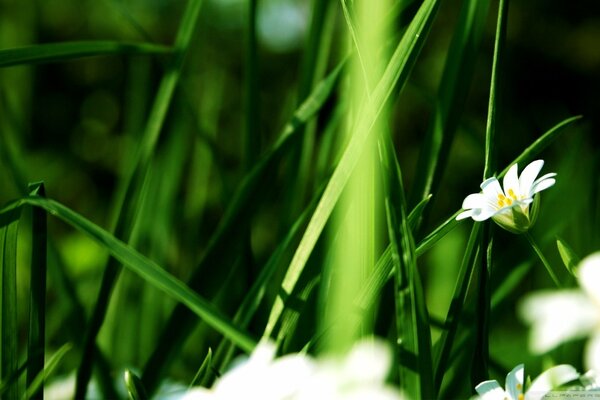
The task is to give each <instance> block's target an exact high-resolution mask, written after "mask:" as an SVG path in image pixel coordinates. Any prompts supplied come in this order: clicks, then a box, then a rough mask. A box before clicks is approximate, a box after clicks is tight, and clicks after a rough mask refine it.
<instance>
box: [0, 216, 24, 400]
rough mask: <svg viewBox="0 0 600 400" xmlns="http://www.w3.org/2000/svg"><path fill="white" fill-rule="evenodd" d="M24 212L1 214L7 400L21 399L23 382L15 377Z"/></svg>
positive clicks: (0, 324)
mask: <svg viewBox="0 0 600 400" xmlns="http://www.w3.org/2000/svg"><path fill="white" fill-rule="evenodd" d="M20 215H21V210H19V209H12V210H9V211H8V212H7V213H4V214H2V215H0V268H1V271H0V272H1V273H0V282H1V284H0V290H1V291H2V293H1V296H0V301H1V303H0V304H1V311H2V314H1V315H0V340H1V343H2V347H0V381H2V382H5V381H6V382H7V385H8V386H7V387H6V389H5V390H6V391H5V393H6V398H7V399H18V398H19V382H18V379H13V378H14V377H15V372H16V371H17V360H18V355H19V349H18V344H19V343H18V340H19V335H18V332H19V326H18V324H17V321H18V313H17V234H18V230H19V218H20Z"/></svg>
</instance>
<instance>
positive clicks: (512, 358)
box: [0, 0, 600, 399]
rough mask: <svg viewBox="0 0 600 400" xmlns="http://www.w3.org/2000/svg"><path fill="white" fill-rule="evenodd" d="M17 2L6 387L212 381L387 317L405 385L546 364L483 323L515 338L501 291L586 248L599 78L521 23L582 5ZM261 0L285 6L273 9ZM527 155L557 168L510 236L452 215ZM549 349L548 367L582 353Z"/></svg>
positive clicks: (10, 65)
mask: <svg viewBox="0 0 600 400" xmlns="http://www.w3.org/2000/svg"><path fill="white" fill-rule="evenodd" d="M5 3H6V2H5ZM17 3H19V2H12V3H11V2H9V3H7V4H4V5H3V6H2V7H6V10H7V12H3V13H0V31H2V35H0V188H1V189H2V190H1V191H0V201H1V202H2V204H4V206H2V208H1V209H0V268H1V271H0V272H1V273H0V308H1V311H2V313H1V315H0V338H1V347H0V382H1V385H0V394H1V395H2V397H3V398H4V397H6V398H11V399H12V398H42V397H43V392H44V389H48V388H50V387H52V385H53V384H54V382H53V380H54V379H55V378H57V379H58V378H59V377H65V376H75V377H76V378H75V379H76V389H75V392H74V393H71V395H73V396H75V398H85V397H86V396H88V397H89V396H91V395H98V396H100V397H105V398H116V397H118V396H119V391H118V389H117V388H119V387H122V386H123V384H124V385H125V388H126V390H127V392H128V394H129V396H130V398H132V399H145V398H152V396H154V395H156V394H157V393H162V392H161V390H163V389H164V387H165V386H168V385H171V384H172V383H173V382H176V383H177V384H178V385H179V386H180V387H191V386H195V385H202V386H210V385H211V384H212V383H213V382H214V380H215V379H217V378H218V377H219V376H220V375H221V374H222V373H223V372H224V371H226V370H228V368H230V366H231V365H232V360H233V359H234V357H235V356H236V355H239V354H240V353H250V352H251V351H252V350H253V349H254V347H255V346H256V344H257V343H258V341H259V340H272V341H274V342H275V344H276V346H277V348H278V352H279V354H285V353H288V352H297V351H300V350H302V351H306V352H310V353H314V354H319V353H328V352H334V353H335V352H340V351H344V350H346V349H347V348H348V347H349V345H351V344H352V343H353V342H355V341H356V340H357V339H359V338H360V337H363V336H370V335H376V336H380V337H383V338H385V340H387V341H388V343H389V344H390V347H392V348H393V349H394V350H395V352H394V357H395V360H394V363H393V364H394V368H393V371H392V373H390V375H389V377H388V380H389V382H390V383H391V384H392V385H394V386H396V387H399V388H401V389H402V390H403V391H404V392H405V393H406V394H407V396H409V397H410V398H413V399H419V398H468V397H469V396H471V395H472V394H473V386H474V385H475V384H476V383H478V382H479V381H481V380H484V379H489V378H496V377H503V376H504V375H505V374H506V372H507V371H509V370H511V369H512V368H513V367H514V365H516V364H518V363H521V362H530V363H531V367H530V366H529V365H528V367H527V368H529V369H531V370H532V371H535V370H536V369H538V370H539V369H540V368H541V367H542V363H541V362H540V361H537V359H535V358H533V355H532V354H530V353H529V352H527V351H524V350H523V349H522V348H521V347H522V346H521V347H519V346H514V347H515V349H512V350H510V349H509V350H506V348H505V347H503V346H502V345H501V342H502V340H504V339H505V338H508V339H506V340H508V341H510V342H511V343H512V342H513V341H514V343H521V342H522V343H524V342H525V341H526V339H527V336H528V332H527V331H526V330H525V329H523V327H522V326H521V325H520V324H519V323H518V322H517V318H516V317H515V315H514V309H515V305H516V304H517V303H518V302H519V301H520V299H521V298H522V297H523V296H525V295H526V294H527V293H528V292H530V291H534V290H536V289H538V288H542V287H569V286H572V285H574V284H575V280H574V279H573V275H574V269H575V267H576V266H577V264H578V263H579V260H580V257H579V255H581V256H583V255H585V254H589V253H591V252H592V251H594V250H598V248H599V247H600V233H599V232H600V230H599V229H598V227H599V226H600V206H599V205H600V201H599V200H598V199H599V196H598V193H600V182H599V181H598V178H597V176H596V175H597V174H596V172H597V170H598V165H600V164H599V159H598V157H599V155H598V152H597V151H596V147H597V143H598V142H597V138H596V137H595V136H594V135H593V134H592V132H593V130H592V127H593V126H594V124H595V123H596V122H597V121H595V120H594V118H596V117H595V116H593V115H592V114H593V113H594V112H595V111H597V110H596V109H595V108H593V107H591V106H590V107H589V108H588V107H587V106H586V105H585V104H594V99H595V98H596V97H597V93H596V91H593V90H592V91H590V92H589V93H587V92H586V93H587V97H585V96H584V95H582V96H579V95H577V96H576V95H575V94H573V95H563V94H562V93H566V92H575V91H576V90H575V88H576V87H580V88H586V87H590V88H593V87H595V86H594V84H597V83H598V76H597V65H596V64H597V63H595V61H594V60H595V59H594V57H592V56H591V55H590V54H589V53H590V52H591V49H587V48H586V45H585V44H586V43H591V42H590V40H591V36H590V35H591V34H590V33H589V32H588V31H586V30H585V29H582V30H581V31H576V32H575V31H573V32H572V31H571V29H570V28H569V29H567V27H568V24H566V25H565V27H562V26H561V25H560V24H555V25H553V26H552V27H548V26H546V25H544V24H545V21H546V22H547V21H557V20H558V21H563V18H564V21H575V20H578V19H577V18H582V19H585V17H586V15H578V16H570V17H569V16H563V15H561V13H560V12H558V11H557V10H558V9H561V10H562V8H560V6H556V10H555V9H554V6H553V7H548V8H544V9H538V8H536V7H540V6H538V5H536V3H535V2H533V3H531V4H530V3H529V2H525V3H523V2H521V3H523V4H521V3H517V2H512V3H511V10H510V13H509V12H508V0H501V1H499V2H490V1H487V0H465V1H462V2H458V1H449V2H441V1H439V0H424V1H422V2H421V1H412V0H411V1H399V2H392V1H390V2H387V3H386V2H383V1H381V2H376V3H369V2H367V1H365V0H354V1H346V0H341V1H340V4H337V2H336V1H334V0H322V1H321V0H312V1H309V0H306V1H302V0H294V1H291V0H290V1H285V2H284V1H281V2H278V1H270V0H264V1H256V0H251V1H247V2H235V1H233V2H222V1H211V2H202V1H200V0H190V1H187V2H135V1H132V2H115V1H109V2H86V3H85V4H78V5H75V4H74V3H73V2H68V1H59V2H58V3H57V4H56V5H54V4H53V5H52V6H49V5H46V4H45V3H40V4H36V6H35V9H34V8H33V7H34V6H33V5H31V4H29V3H27V2H24V3H23V4H20V3H19V4H17ZM284 3H285V5H284ZM513 3H514V4H513ZM294 5H296V6H298V8H296V9H294V8H293V7H294ZM275 6H281V7H284V6H285V7H288V6H289V7H292V8H291V9H290V10H291V11H290V10H288V11H289V12H290V13H291V14H285V15H288V16H289V15H295V17H294V18H298V20H297V21H295V22H290V21H287V22H286V26H285V27H284V28H281V27H279V28H277V23H278V21H279V22H280V21H281V20H282V18H276V19H275V20H269V15H271V14H269V12H274V11H273V10H272V9H269V7H275ZM496 6H497V7H496ZM3 10H4V8H3ZM294 10H296V11H294ZM298 10H300V11H298ZM277 12H281V11H277ZM277 12H275V14H277ZM294 13H295V14H294ZM275 14H274V15H275ZM588 14H590V15H592V14H593V13H591V12H589V13H588ZM277 15H279V14H277ZM531 15H536V21H531V22H528V23H527V24H524V23H523V21H525V20H527V21H529V19H530V18H529V17H530V16H531ZM513 16H514V19H513ZM537 16H539V18H538V17H537ZM279 17H281V15H279ZM509 17H510V18H509ZM569 18H571V19H569ZM295 23H297V24H299V25H298V26H300V29H298V33H297V35H298V36H297V37H296V38H295V39H294V38H293V37H292V36H293V35H292V34H293V33H294V27H296V25H294V24H295ZM524 25H527V28H525V27H524ZM529 28H531V32H530V31H528V30H525V29H529ZM272 29H275V30H276V32H275V33H273V31H272ZM277 29H279V30H278V31H277ZM561 29H562V30H561ZM540 32H544V34H543V35H542V34H540ZM550 32H553V35H555V36H552V35H550V34H549V33H550ZM586 32H587V33H586ZM530 33H531V34H530ZM546 33H548V35H549V38H548V39H547V41H544V40H543V38H542V37H543V36H546ZM288 35H292V36H289V37H292V39H289V38H288ZM552 37H553V39H552ZM286 38H288V39H286ZM557 38H560V40H558V39H557ZM564 38H568V39H569V40H568V41H567V42H569V43H577V46H579V47H577V49H573V48H571V47H568V46H567V47H560V46H561V43H562V41H564ZM283 39H286V40H290V42H289V43H292V44H289V46H291V47H288V48H285V47H280V46H281V45H275V44H273V43H275V42H274V41H276V40H283ZM294 40H295V41H294ZM538 41H540V42H543V43H542V44H540V43H538ZM544 43H545V44H544ZM278 46H279V47H278ZM554 49H556V50H554ZM550 68H555V69H558V70H559V71H558V72H557V71H555V70H550ZM546 69H549V72H548V74H550V75H549V76H552V77H553V78H552V79H548V80H547V81H544V80H543V77H544V76H545V75H544V73H545V72H544V71H546ZM556 76H562V77H569V78H568V79H567V78H564V79H566V82H565V83H564V85H565V86H568V87H569V90H568V91H567V90H560V89H561V85H563V83H561V80H560V79H558V78H555V77H556ZM540 77H541V78H540ZM580 77H581V78H580ZM538 79H542V80H541V81H539V80H538ZM576 79H581V80H576ZM529 81H531V82H532V85H537V86H535V87H534V88H529V87H528V84H529V83H530V82H529ZM524 82H527V84H524ZM525 87H527V89H524V88H525ZM532 87H533V86H532ZM558 93H561V95H560V96H558ZM486 105H487V108H486ZM596 108H597V107H596ZM567 110H568V111H567ZM572 113H575V114H585V115H586V116H588V115H589V117H588V118H586V119H584V118H583V117H582V115H575V116H573V114H572ZM575 122H577V124H575ZM548 127H550V128H549V129H548ZM540 133H541V134H540ZM576 133H577V134H576ZM535 158H543V159H544V160H545V161H546V163H545V165H546V167H545V168H547V169H548V171H547V172H550V171H552V172H557V173H558V175H557V177H556V185H555V186H554V187H553V188H552V189H550V190H548V192H544V202H543V204H537V203H538V202H539V199H540V197H539V195H538V197H536V212H538V211H539V216H538V217H537V222H536V225H535V226H534V227H532V230H531V231H528V232H527V233H526V234H525V238H523V237H522V236H516V235H512V234H510V233H508V232H505V231H503V230H500V229H495V227H494V226H492V224H491V223H489V222H484V223H474V224H472V225H471V223H470V222H460V221H457V220H456V216H457V215H458V214H459V212H460V206H461V203H462V201H463V199H464V198H465V196H466V195H467V194H469V193H473V192H476V191H478V190H479V189H478V184H479V183H480V180H481V178H482V177H483V178H484V179H485V178H489V177H491V176H497V177H498V179H500V180H501V179H502V178H503V177H504V175H505V174H506V173H507V171H508V168H509V167H510V166H511V165H512V164H514V163H518V164H519V166H520V169H522V168H523V166H524V165H525V164H526V163H528V162H531V161H533V160H534V159H535ZM509 160H513V161H512V162H510V163H507V162H506V161H509ZM498 171H499V172H498ZM42 181H43V182H44V183H34V184H30V185H29V186H28V184H29V183H30V182H42ZM546 193H547V194H546ZM457 210H458V211H457ZM534 237H535V240H534V239H533V238H534ZM557 237H560V239H556V238H557ZM563 238H564V239H563ZM525 239H527V240H525ZM554 242H556V246H557V248H558V252H557V251H556V250H554V251H551V246H550V244H553V243H554ZM448 246H451V248H452V252H451V253H452V256H450V255H443V254H442V255H441V254H440V253H443V252H444V249H446V248H448ZM573 249H577V252H575V251H574V250H573ZM434 253H435V254H434ZM459 257H460V258H459ZM459 260H460V261H459ZM561 262H562V264H564V265H565V267H566V269H567V271H564V270H561V269H557V268H556V266H558V265H560V263H561ZM540 263H541V265H543V266H544V267H545V270H544V269H543V268H538V266H541V265H540ZM455 264H456V265H455ZM436 271H444V274H442V276H443V278H439V279H436V278H438V277H437V276H434V274H436ZM567 272H568V273H567ZM433 282H435V284H433ZM436 289H438V290H439V291H440V293H436ZM441 292H443V293H444V294H443V295H442V293H441ZM506 340H505V341H506ZM573 346H575V347H573V348H577V347H576V346H578V345H573ZM516 347H519V348H516ZM213 349H214V352H213ZM577 349H578V350H579V348H577ZM50 354H52V357H49V358H47V357H46V356H47V355H50ZM563 356H564V354H562V353H561V352H560V351H558V352H555V353H554V352H553V353H550V354H548V355H547V356H545V357H546V358H545V359H544V360H550V362H552V363H554V364H558V363H562V362H572V363H575V364H577V363H579V364H578V365H576V366H577V367H578V368H579V369H581V367H582V365H581V357H578V358H574V357H570V358H569V359H568V360H566V361H563V360H562V358H561V357H563ZM563 358H564V357H563ZM123 371H125V373H124V374H123ZM132 371H136V373H133V372H132ZM138 371H139V375H138V374H137V372H138ZM532 375H534V374H533V373H532ZM92 390H94V391H95V392H94V391H92ZM121 395H123V394H121Z"/></svg>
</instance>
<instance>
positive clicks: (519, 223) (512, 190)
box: [456, 160, 556, 233]
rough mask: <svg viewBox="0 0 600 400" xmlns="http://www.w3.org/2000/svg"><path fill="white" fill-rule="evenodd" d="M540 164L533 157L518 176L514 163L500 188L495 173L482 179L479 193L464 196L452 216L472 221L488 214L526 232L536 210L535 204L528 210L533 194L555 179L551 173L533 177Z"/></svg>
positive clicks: (507, 227) (510, 228) (514, 230)
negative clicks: (455, 215) (456, 212)
mask: <svg viewBox="0 0 600 400" xmlns="http://www.w3.org/2000/svg"><path fill="white" fill-rule="evenodd" d="M543 166H544V161H543V160H536V161H534V162H532V163H531V164H529V165H528V166H526V167H525V169H524V170H523V172H522V173H521V176H520V177H519V176H518V166H517V164H514V165H513V166H511V167H510V169H509V170H508V172H507V173H506V175H505V176H504V179H503V181H502V183H503V186H504V190H502V187H500V183H499V182H498V179H497V178H496V177H492V178H489V179H486V180H485V181H484V182H483V183H482V184H481V185H480V187H481V190H482V192H481V193H473V194H470V195H468V196H467V197H466V198H465V200H464V201H463V204H462V208H463V209H464V210H465V211H463V212H462V213H460V214H458V216H457V217H456V219H457V220H461V219H465V218H469V217H471V218H473V220H475V221H485V220H486V219H489V218H492V219H493V220H494V221H495V222H496V223H497V224H498V225H500V226H501V227H502V228H504V229H506V230H508V231H510V232H513V233H524V232H526V231H527V230H528V229H529V228H530V227H531V226H532V225H533V223H534V222H535V217H536V214H537V207H535V205H533V206H531V210H530V205H531V203H533V201H534V195H535V194H536V193H538V192H541V191H542V190H544V189H548V188H549V187H550V186H552V185H554V183H556V180H555V179H554V177H555V176H556V174H555V173H549V174H546V175H544V176H542V177H541V178H538V179H536V178H537V176H538V174H539V173H540V171H541V169H542V167H543ZM537 198H539V197H537Z"/></svg>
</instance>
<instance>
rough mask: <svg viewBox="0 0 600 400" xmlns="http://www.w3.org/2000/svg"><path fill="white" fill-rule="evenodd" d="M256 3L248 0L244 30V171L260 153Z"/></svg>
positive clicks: (248, 168) (253, 0)
mask: <svg viewBox="0 0 600 400" xmlns="http://www.w3.org/2000/svg"><path fill="white" fill-rule="evenodd" d="M256 4H257V0H249V1H248V16H247V18H248V23H247V28H246V29H247V30H246V35H245V39H246V46H245V47H246V71H245V86H246V90H245V93H244V94H245V107H244V108H245V121H246V129H245V132H244V136H243V153H242V154H243V157H242V161H243V165H244V171H248V170H250V169H251V167H252V165H254V163H255V162H256V159H257V158H258V156H259V154H260V148H261V137H260V130H259V128H260V126H259V116H260V109H259V107H258V105H259V104H260V99H259V98H258V96H259V90H258V88H259V85H260V81H259V79H258V56H257V51H256V50H257V43H256Z"/></svg>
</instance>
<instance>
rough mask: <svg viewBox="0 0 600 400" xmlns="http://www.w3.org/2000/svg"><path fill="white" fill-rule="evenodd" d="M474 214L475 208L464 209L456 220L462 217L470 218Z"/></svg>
mask: <svg viewBox="0 0 600 400" xmlns="http://www.w3.org/2000/svg"><path fill="white" fill-rule="evenodd" d="M472 216H473V210H467V211H463V212H461V213H460V214H458V215H457V216H456V220H457V221H460V220H461V219H465V218H470V217H472Z"/></svg>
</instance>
